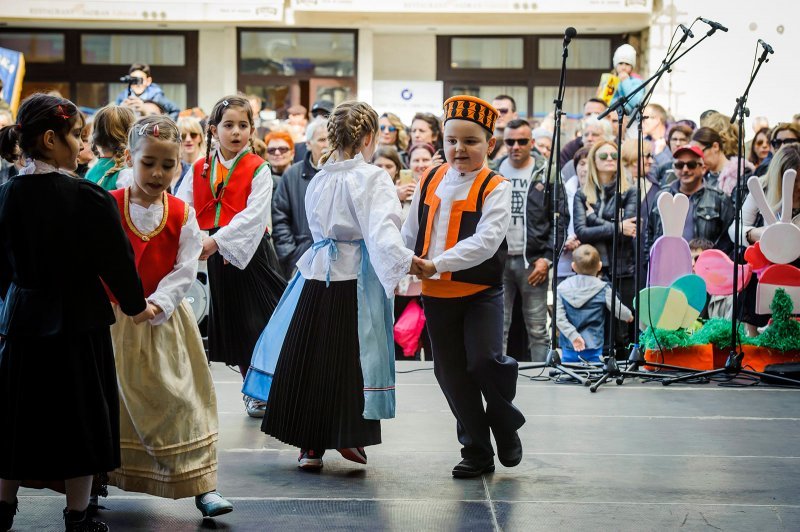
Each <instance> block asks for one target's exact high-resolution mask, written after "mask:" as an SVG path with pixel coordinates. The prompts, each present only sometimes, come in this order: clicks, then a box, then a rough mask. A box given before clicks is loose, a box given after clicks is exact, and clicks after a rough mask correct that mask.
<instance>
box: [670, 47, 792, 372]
mask: <svg viewBox="0 0 800 532" xmlns="http://www.w3.org/2000/svg"><path fill="white" fill-rule="evenodd" d="M770 53H773V52H772V48H770V47H769V45H767V46H764V51H763V53H762V54H761V57H759V58H758V64H757V65H756V68H755V69H754V70H753V72H752V73H751V74H750V81H749V82H748V83H747V88H746V89H745V90H744V93H743V94H742V96H741V97H739V98H736V107H735V108H734V110H733V116H731V123H733V122H734V120H738V130H739V143H738V144H739V145H738V149H737V152H738V153H737V155H738V157H739V160H738V161H737V164H736V166H737V168H736V188H735V198H734V202H735V203H734V219H733V225H734V229H735V232H734V233H735V234H734V261H733V311H732V312H731V351H730V353H729V355H728V359H727V360H726V361H725V366H723V367H721V368H718V369H714V370H710V371H700V372H696V373H690V374H687V375H681V376H680V377H675V378H671V379H666V380H663V381H662V382H661V383H662V384H663V385H664V386H668V385H670V384H672V383H673V382H681V381H685V380H689V379H696V378H707V377H711V376H713V375H719V374H720V373H724V374H726V375H728V376H729V377H730V378H731V379H733V378H735V377H736V376H738V375H739V374H744V375H749V376H751V377H756V378H758V379H763V378H764V377H767V378H769V379H771V380H773V381H779V384H784V385H791V386H800V381H798V380H794V379H788V378H786V377H781V376H778V375H766V374H764V373H760V372H757V371H751V370H746V369H743V368H742V359H743V358H744V352H741V351H740V349H741V345H740V344H739V334H738V332H739V331H738V329H739V291H738V290H737V287H738V286H739V264H738V261H737V260H736V259H737V258H738V254H739V248H740V247H741V244H742V242H741V239H742V238H741V233H742V218H741V211H742V191H743V190H744V168H743V167H742V161H743V160H744V117H745V116H750V110H749V109H748V108H747V98H748V96H749V94H750V87H751V86H752V85H753V81H755V79H756V75H757V74H758V71H759V70H760V69H761V65H763V64H764V63H767V62H769V59H767V54H770Z"/></svg>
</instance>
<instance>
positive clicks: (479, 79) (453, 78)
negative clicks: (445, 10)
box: [436, 34, 627, 116]
mask: <svg viewBox="0 0 800 532" xmlns="http://www.w3.org/2000/svg"><path fill="white" fill-rule="evenodd" d="M590 37H591V38H592V39H609V40H610V44H611V46H610V51H611V54H613V53H614V50H616V49H617V47H618V46H619V45H621V44H623V43H624V42H627V41H626V39H625V36H624V35H621V34H616V35H615V34H591V35H590ZM465 38H466V39H493V38H509V39H510V38H518V39H522V40H523V48H522V68H519V69H516V68H473V69H465V68H456V69H454V68H452V67H451V64H452V39H465ZM554 38H559V39H560V38H563V35H554V34H540V35H539V34H537V35H525V34H501V35H498V34H487V35H474V34H473V35H437V36H436V79H438V80H441V81H442V82H443V83H444V94H445V96H448V95H449V94H450V91H451V90H452V88H453V87H454V86H457V85H463V84H465V83H468V84H473V85H505V86H515V87H525V88H526V89H527V91H528V101H527V102H526V104H527V107H526V108H527V109H528V110H529V115H530V116H533V109H534V106H533V92H534V88H535V87H537V86H555V87H558V82H559V80H560V76H561V69H560V68H556V69H542V68H539V40H540V39H554ZM611 60H612V58H611V56H609V58H608V64H609V65H610V64H611ZM567 68H568V70H567V83H568V84H569V85H570V86H581V87H584V86H585V87H589V86H597V85H598V84H599V83H600V76H601V75H602V74H605V73H608V72H610V71H611V67H610V66H609V67H608V68H603V69H580V70H575V69H569V63H567Z"/></svg>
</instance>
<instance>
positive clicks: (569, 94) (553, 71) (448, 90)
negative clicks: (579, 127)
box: [436, 35, 623, 131]
mask: <svg viewBox="0 0 800 532" xmlns="http://www.w3.org/2000/svg"><path fill="white" fill-rule="evenodd" d="M622 42H623V39H622V36H619V35H597V36H592V37H591V38H581V39H575V40H573V41H572V44H571V45H570V49H569V57H568V62H567V68H568V71H567V89H566V93H565V95H564V104H563V109H564V111H565V112H566V113H567V116H568V118H573V119H578V118H580V117H581V116H582V114H583V104H584V102H585V101H586V100H588V99H589V98H592V97H594V96H595V93H596V91H597V86H598V84H599V83H600V76H601V75H602V74H604V73H606V72H609V71H610V70H611V55H612V52H613V50H614V49H615V48H616V47H617V46H618V45H620V44H622ZM562 43H563V37H562V36H558V37H556V36H550V35H545V36H537V35H518V36H517V35H511V36H508V35H504V36H502V37H501V36H481V37H474V36H439V37H437V52H436V65H437V69H436V70H437V78H438V79H440V80H442V81H443V82H444V89H445V94H447V95H454V94H471V95H476V96H479V97H481V98H483V99H485V100H488V101H490V102H491V101H492V100H493V99H494V97H495V96H497V95H499V94H509V95H511V96H513V97H514V99H515V100H516V101H517V112H518V113H519V115H520V116H521V117H528V118H531V117H536V118H542V117H544V116H546V115H547V114H549V113H551V112H552V111H553V99H554V98H555V97H556V91H557V87H558V80H559V76H560V71H561V52H562ZM564 127H565V130H566V131H569V130H570V129H571V128H574V127H575V124H570V123H565V126H564Z"/></svg>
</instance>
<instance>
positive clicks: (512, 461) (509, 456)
mask: <svg viewBox="0 0 800 532" xmlns="http://www.w3.org/2000/svg"><path fill="white" fill-rule="evenodd" d="M494 439H495V441H496V442H497V458H498V459H499V460H500V463H501V464H503V465H504V466H506V467H514V466H515V465H519V463H520V462H521V461H522V442H521V441H520V439H519V434H517V431H514V432H513V433H511V434H506V435H503V436H500V435H498V434H495V435H494Z"/></svg>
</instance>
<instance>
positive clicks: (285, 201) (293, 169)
mask: <svg viewBox="0 0 800 532" xmlns="http://www.w3.org/2000/svg"><path fill="white" fill-rule="evenodd" d="M327 125H328V121H327V120H325V119H323V118H317V119H315V120H314V121H313V122H311V124H309V126H308V129H307V130H306V144H307V145H308V147H309V150H308V151H307V152H306V155H305V157H304V158H303V160H302V161H300V162H297V163H294V164H293V165H292V166H290V167H289V168H288V169H287V170H286V171H285V172H284V173H283V176H282V177H281V180H280V182H279V183H278V188H277V189H276V190H275V195H274V197H273V198H272V239H273V242H274V244H275V252H276V253H277V254H278V259H279V260H280V262H281V266H282V267H283V271H284V274H285V275H286V277H287V278H291V276H292V275H293V274H294V271H295V265H296V264H297V259H299V258H300V257H301V256H302V255H303V253H305V252H306V250H307V249H308V248H310V247H311V244H313V239H312V238H311V230H310V229H309V228H308V218H307V217H306V190H307V189H308V184H309V183H310V182H311V179H312V178H313V177H314V176H315V175H317V172H319V168H318V167H317V165H318V164H319V159H320V157H322V152H323V151H324V150H325V148H327V147H328V128H327Z"/></svg>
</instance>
